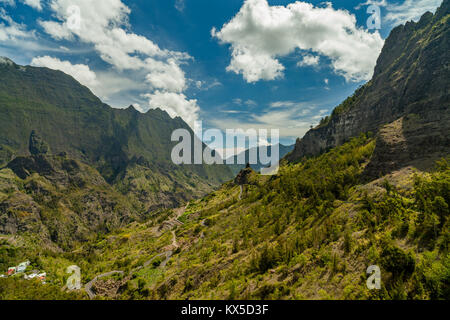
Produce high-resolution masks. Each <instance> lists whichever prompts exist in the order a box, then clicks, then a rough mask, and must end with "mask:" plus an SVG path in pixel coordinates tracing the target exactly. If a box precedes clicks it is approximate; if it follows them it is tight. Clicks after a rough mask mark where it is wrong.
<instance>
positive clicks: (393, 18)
mask: <svg viewBox="0 0 450 320" xmlns="http://www.w3.org/2000/svg"><path fill="white" fill-rule="evenodd" d="M441 3H442V0H405V1H404V2H403V3H401V4H396V3H389V2H388V1H387V0H367V1H366V2H363V3H360V4H359V5H358V6H356V7H355V9H357V10H359V9H361V8H362V7H365V6H370V5H376V6H379V7H385V8H386V11H387V13H386V16H385V17H384V19H383V20H384V21H386V22H388V23H389V24H390V25H400V24H404V23H405V22H407V21H411V20H413V21H418V20H419V19H420V17H421V16H422V15H423V14H424V13H425V12H427V11H431V12H434V11H436V9H437V8H438V7H439V6H440V4H441Z"/></svg>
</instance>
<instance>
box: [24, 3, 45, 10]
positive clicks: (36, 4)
mask: <svg viewBox="0 0 450 320" xmlns="http://www.w3.org/2000/svg"><path fill="white" fill-rule="evenodd" d="M22 1H23V3H25V4H26V5H29V6H30V7H32V8H34V9H36V10H38V11H41V10H42V4H41V0H22Z"/></svg>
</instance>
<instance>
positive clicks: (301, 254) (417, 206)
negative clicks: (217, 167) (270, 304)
mask: <svg viewBox="0 0 450 320" xmlns="http://www.w3.org/2000/svg"><path fill="white" fill-rule="evenodd" d="M449 3H450V1H448V0H445V1H444V2H443V4H442V6H441V8H439V9H438V11H437V12H436V14H435V15H433V14H430V13H426V14H425V15H424V16H423V17H422V19H421V20H420V21H419V22H418V23H407V24H406V25H405V26H399V27H397V28H395V29H394V30H393V31H392V33H391V35H390V36H389V38H388V39H387V41H386V44H385V47H384V49H383V52H382V54H381V56H380V58H379V60H378V64H377V67H376V70H375V75H374V78H373V79H372V80H371V81H370V82H369V83H367V84H366V85H364V86H363V87H362V88H361V89H359V90H358V91H357V92H356V93H355V94H354V95H353V96H352V97H350V98H349V99H348V100H346V101H345V102H344V103H343V104H342V105H341V106H339V107H338V108H336V109H335V111H334V112H333V114H332V115H331V116H330V117H328V118H326V119H324V120H323V121H322V122H321V124H320V125H319V126H318V127H317V128H315V129H313V130H311V131H309V132H308V133H307V134H306V136H305V137H304V138H303V139H299V140H298V141H297V144H296V146H295V149H294V150H293V151H292V153H290V154H289V155H287V156H286V158H285V160H284V161H282V162H281V166H280V169H279V171H278V173H277V174H276V175H273V176H262V175H260V174H258V173H257V172H255V171H254V170H252V169H251V168H245V169H243V170H242V171H241V172H240V173H239V175H238V176H237V177H236V178H235V179H234V181H229V182H227V183H224V184H223V185H222V186H221V187H220V188H217V189H216V190H215V191H213V192H210V193H209V194H208V195H207V196H203V197H199V198H197V199H191V200H190V201H189V202H187V201H186V202H187V205H184V203H183V205H180V206H179V207H178V208H176V209H171V208H164V209H162V208H161V209H159V210H155V211H152V212H150V211H148V210H149V209H148V208H151V203H152V202H153V200H151V199H152V195H153V194H154V193H155V192H157V191H156V190H153V189H152V188H154V183H153V182H152V179H153V178H152V172H153V171H152V170H151V169H150V167H151V166H152V165H153V163H152V160H151V159H145V157H142V158H138V157H136V158H135V159H134V160H132V161H131V162H130V163H127V169H126V170H120V171H119V173H118V174H115V175H114V179H113V180H112V181H114V183H112V184H111V183H108V182H107V181H108V177H112V176H110V175H105V174H104V173H103V174H101V173H102V172H108V170H106V171H104V168H103V167H102V166H99V167H95V168H94V167H91V166H89V165H88V164H85V163H84V162H82V161H80V160H79V159H77V158H78V157H79V156H80V155H77V150H78V149H77V148H74V150H73V153H71V154H68V155H67V154H57V155H55V151H53V150H55V148H56V150H57V151H58V152H59V151H60V150H58V149H57V147H55V146H57V144H55V143H54V142H52V139H53V138H49V140H48V143H47V137H45V136H44V137H41V136H40V135H39V134H38V133H39V132H34V133H33V134H31V136H30V134H27V139H26V140H27V143H29V145H28V147H27V148H29V151H30V152H31V155H26V156H18V157H16V158H15V159H13V160H12V161H10V162H9V164H8V166H7V167H5V168H3V169H2V170H0V201H1V202H0V204H1V205H0V226H2V229H0V233H3V235H0V268H3V269H6V268H7V267H9V266H10V265H17V264H18V263H20V262H21V261H26V260H30V262H31V266H30V267H29V270H28V272H29V271H31V269H37V270H45V271H46V272H47V273H48V277H47V280H48V284H49V286H47V285H46V286H39V285H38V284H37V285H36V286H35V287H33V288H30V285H28V283H25V284H24V282H23V280H21V279H19V277H20V276H15V277H14V276H13V277H9V278H7V279H0V299H5V298H9V299H20V298H30V297H31V298H39V297H40V296H41V295H40V294H39V293H40V292H42V297H49V296H51V297H58V298H74V299H89V298H98V299H137V300H140V299H179V300H192V299H257V300H258V299H298V300H302V299H348V300H353V299H361V300H367V299H380V300H391V299H392V300H395V299H415V300H428V299H436V300H448V299H449V298H450V253H449V249H450V219H449V217H450V210H449V208H450V207H449V205H450V152H449V151H450V150H449V149H448V148H449V146H450V144H449V141H448V139H449V138H448V137H449V134H448V133H449V130H450V122H449V112H448V108H449V103H448V101H449V99H448V97H449V96H448V90H449V82H448V71H449V70H448V61H449V59H448V58H449V56H448V52H449V51H448V43H449V42H448V40H449V25H448V19H449V16H450V14H449ZM108 110H109V109H108ZM114 112H116V111H114ZM117 112H119V113H120V114H122V113H121V112H134V111H132V110H125V111H123V110H122V111H117ZM149 116H150V115H149ZM113 119H117V118H114V117H113ZM105 123H109V122H105ZM112 123H115V122H114V121H113V122H112ZM119 127H120V126H119ZM30 129H31V128H30ZM10 130H13V128H10ZM119 131H120V130H119ZM119 131H118V132H119ZM119 136H120V135H119ZM11 141H12V140H11ZM3 143H6V140H5V142H3ZM131 145H133V144H132V143H131ZM16 150H18V148H15V147H14V144H13V143H9V144H7V146H6V147H5V148H4V149H3V151H4V152H3V154H4V155H6V156H8V155H9V154H13V153H14V152H17V151H16ZM24 150H25V149H24ZM92 150H94V149H92ZM122 151H123V152H124V153H125V154H126V155H127V157H128V156H129V153H128V152H130V151H129V150H128V148H125V149H124V150H122ZM23 152H25V153H26V152H28V151H26V150H25V151H23ZM68 152H69V151H68ZM86 154H89V153H88V152H86ZM105 154H108V153H107V152H106V153H105ZM71 157H73V158H75V159H74V160H71ZM86 159H87V160H86ZM86 159H85V160H84V161H86V162H89V161H90V160H89V159H88V157H87V156H86ZM105 159H109V158H108V157H106V158H105ZM104 163H105V164H106V167H107V168H112V167H113V165H112V164H111V163H113V162H111V163H110V162H107V161H106V160H105V162H104ZM97 168H98V170H99V171H97ZM200 168H203V167H200ZM193 170H194V169H193ZM176 172H177V174H185V173H182V172H181V171H176ZM167 174H169V175H172V174H174V173H173V171H168V172H167ZM159 181H162V180H159ZM171 181H172V180H171ZM181 181H183V180H181ZM184 181H188V180H184ZM189 181H190V180H189ZM167 183H168V184H169V185H170V182H167ZM199 183H200V182H199ZM172 187H174V189H170V188H169V189H167V192H166V193H165V195H167V196H168V197H170V195H172V194H174V193H173V191H174V190H175V191H176V190H180V194H183V193H182V192H184V194H185V193H186V192H187V193H190V194H191V196H192V197H195V196H196V195H195V194H194V189H195V188H193V187H192V186H191V188H188V189H185V188H186V185H178V184H177V185H175V186H173V185H172ZM205 189H206V187H205ZM130 190H131V191H130ZM137 190H139V192H136V191H137ZM157 190H160V189H157ZM171 192H172V193H171ZM86 199H87V200H86ZM148 199H150V200H148ZM112 200H113V201H112ZM146 201H149V202H146ZM173 203H175V201H174V202H173ZM99 211H102V212H101V214H99V213H98V212H99ZM103 218H105V219H104V220H103ZM61 221H63V222H64V224H63V225H62V226H61V225H59V224H60V223H61ZM59 230H61V232H60V231H59ZM93 230H95V232H92V231H93ZM42 239H44V240H45V241H42ZM71 265H77V266H79V267H80V268H81V272H82V283H83V285H84V287H83V288H82V289H81V290H78V291H75V292H72V293H69V292H67V291H64V290H61V288H63V289H64V288H65V287H64V286H65V284H66V281H67V278H68V276H69V275H68V274H66V273H65V270H66V268H67V267H68V266H71ZM373 265H376V266H379V267H380V271H381V289H380V290H369V289H368V287H367V283H366V281H367V278H368V275H367V268H368V267H369V266H373Z"/></svg>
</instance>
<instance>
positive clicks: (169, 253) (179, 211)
mask: <svg viewBox="0 0 450 320" xmlns="http://www.w3.org/2000/svg"><path fill="white" fill-rule="evenodd" d="M186 209H187V205H186V207H184V208H178V209H176V210H175V213H176V217H175V218H173V219H171V220H169V222H174V225H175V226H180V225H183V222H181V221H179V220H178V218H180V217H181V216H182V215H183V214H184V212H185V211H186ZM171 245H172V247H174V248H177V249H178V248H179V247H180V245H179V244H178V241H177V235H176V234H175V231H174V230H172V243H171ZM162 256H165V257H166V258H165V260H164V261H162V262H161V264H160V265H159V267H160V268H164V267H165V266H166V265H167V263H168V262H169V260H170V258H171V257H172V256H173V250H167V251H164V252H162V253H159V254H157V255H155V256H154V257H153V258H151V259H150V260H148V261H146V262H145V263H144V264H143V265H142V266H139V267H136V268H135V269H133V270H131V271H130V273H129V276H131V275H132V274H133V273H135V272H137V271H139V270H140V269H142V268H146V267H148V266H149V265H150V264H151V263H152V262H153V261H154V260H155V259H156V258H158V257H162ZM117 273H118V274H125V272H124V271H109V272H106V273H103V274H100V275H98V276H96V277H95V278H94V279H92V280H91V281H89V282H88V283H86V284H85V285H84V290H85V291H86V293H87V294H88V296H89V298H90V299H94V298H95V296H96V294H95V293H94V291H92V286H93V285H94V284H95V283H96V282H97V281H98V280H99V279H101V278H105V277H109V276H112V275H113V274H117Z"/></svg>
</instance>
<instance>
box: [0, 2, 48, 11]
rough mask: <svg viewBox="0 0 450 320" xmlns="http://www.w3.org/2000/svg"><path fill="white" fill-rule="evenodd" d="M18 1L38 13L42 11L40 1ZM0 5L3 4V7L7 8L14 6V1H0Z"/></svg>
mask: <svg viewBox="0 0 450 320" xmlns="http://www.w3.org/2000/svg"><path fill="white" fill-rule="evenodd" d="M19 1H20V2H22V3H24V4H26V5H28V6H30V7H32V8H34V9H36V10H38V11H42V4H41V0H19ZM0 3H4V4H5V5H9V6H15V5H16V1H15V0H0Z"/></svg>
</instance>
